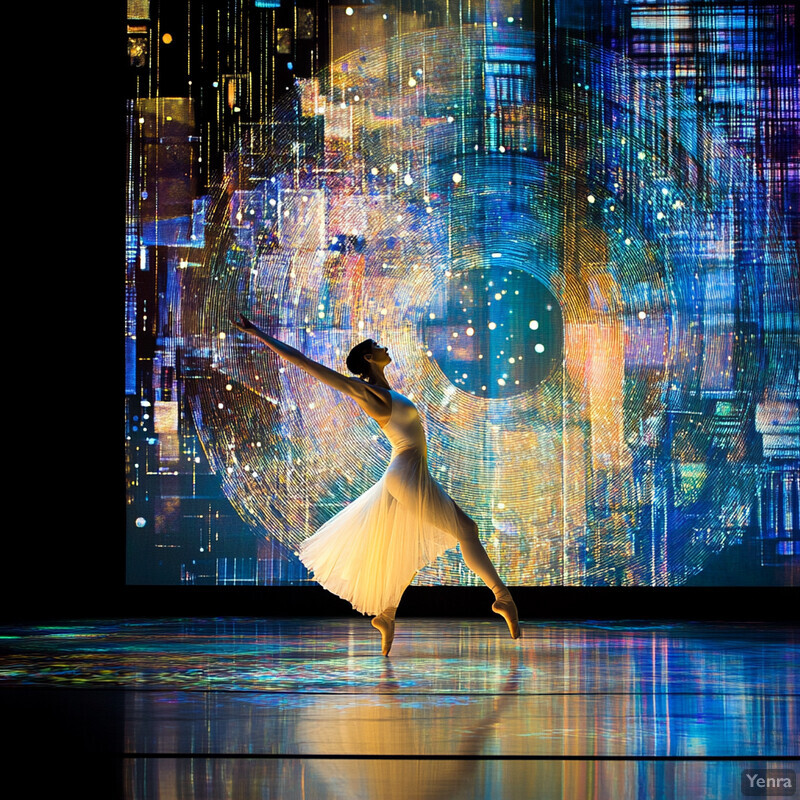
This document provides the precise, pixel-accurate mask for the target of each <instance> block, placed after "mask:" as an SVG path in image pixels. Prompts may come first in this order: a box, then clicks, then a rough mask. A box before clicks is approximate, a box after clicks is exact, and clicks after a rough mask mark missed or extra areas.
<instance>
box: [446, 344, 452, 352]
mask: <svg viewBox="0 0 800 800" xmlns="http://www.w3.org/2000/svg"><path fill="white" fill-rule="evenodd" d="M452 349H453V348H452V347H451V346H450V345H447V352H448V353H449V352H450V351H451V350H452Z"/></svg>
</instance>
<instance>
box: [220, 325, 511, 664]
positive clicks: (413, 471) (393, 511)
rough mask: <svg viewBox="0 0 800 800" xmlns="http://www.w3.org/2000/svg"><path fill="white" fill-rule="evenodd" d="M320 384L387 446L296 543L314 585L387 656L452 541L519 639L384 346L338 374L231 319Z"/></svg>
mask: <svg viewBox="0 0 800 800" xmlns="http://www.w3.org/2000/svg"><path fill="white" fill-rule="evenodd" d="M231 323H232V324H233V326H234V327H235V328H236V329H237V330H239V331H241V332H242V333H244V334H247V335H249V336H252V337H254V338H255V339H257V340H258V341H260V342H262V343H263V344H265V345H266V346H267V347H268V348H269V349H270V350H272V351H273V352H274V353H276V354H277V355H278V356H280V357H281V358H282V359H284V360H285V361H288V362H289V363H290V364H294V365H295V366H297V367H300V369H302V370H304V371H305V372H307V373H308V374H309V375H311V376H312V377H314V378H316V379H317V380H319V381H322V382H323V383H324V384H326V385H327V386H330V387H331V388H333V389H336V390H337V391H339V392H342V393H344V394H346V395H347V396H348V397H350V398H351V399H353V400H354V401H355V402H356V403H357V404H358V405H359V406H360V407H361V409H362V410H363V411H364V413H366V414H367V415H368V416H369V417H372V419H374V420H375V421H376V422H377V423H378V425H380V427H381V428H382V430H383V432H384V433H385V434H386V437H387V438H388V439H389V442H390V443H391V445H392V458H391V461H390V463H389V466H388V467H387V469H386V472H385V473H384V475H383V477H382V478H381V479H380V481H378V483H376V484H375V485H374V486H373V487H372V488H370V489H369V490H367V491H366V492H365V493H364V494H363V495H361V497H359V498H357V499H356V500H354V501H353V502H352V503H350V504H349V505H347V506H346V507H345V508H344V509H343V510H342V511H340V512H339V513H338V514H336V515H335V516H334V517H332V518H331V519H330V520H328V522H326V523H325V524H324V525H323V526H322V527H321V528H320V529H319V530H318V531H317V532H316V533H315V534H314V535H313V536H311V537H310V538H309V539H307V540H306V541H305V542H303V543H302V545H301V546H300V550H299V556H300V560H301V561H302V562H303V564H305V565H306V567H308V568H309V570H311V572H312V573H313V575H314V579H315V580H316V581H318V582H319V583H320V584H321V585H322V586H324V587H325V588H326V589H328V590H329V591H331V592H333V593H334V594H336V595H338V596H339V597H343V598H344V599H346V600H348V601H349V602H350V603H351V604H352V605H353V608H355V609H356V610H357V611H361V612H362V613H364V614H368V615H370V616H372V617H373V619H372V625H373V626H374V627H375V628H377V629H378V630H379V631H380V633H381V650H382V652H383V655H385V656H388V655H389V651H390V649H391V647H392V640H393V639H394V628H395V612H396V611H397V606H398V604H399V602H400V598H401V596H402V594H403V592H404V591H405V589H406V587H407V586H408V585H409V584H410V583H411V581H412V580H413V578H414V575H415V574H416V573H417V572H418V571H419V570H420V569H421V568H422V567H424V566H425V565H426V564H429V563H431V562H432V561H434V560H435V559H436V558H437V557H438V556H439V555H441V554H442V553H444V552H445V551H446V550H449V549H451V548H452V547H454V546H455V545H456V543H458V544H459V545H460V547H461V555H462V557H463V558H464V562H465V563H466V565H467V566H468V567H469V568H470V569H471V570H472V571H473V572H474V573H475V574H476V575H477V576H478V577H479V578H480V579H481V580H482V581H483V582H484V583H485V584H486V585H487V586H488V587H489V588H490V589H491V590H492V592H493V593H494V596H495V601H494V603H493V604H492V610H493V611H494V612H495V613H496V614H499V615H500V616H502V617H503V619H505V621H506V624H507V625H508V630H509V633H510V634H511V638H512V639H518V638H519V636H520V629H519V617H518V614H517V607H516V605H515V603H514V600H513V599H512V597H511V593H510V592H509V590H508V588H507V587H506V585H505V584H504V583H503V581H502V580H500V576H499V575H498V574H497V570H495V568H494V565H493V564H492V562H491V559H490V558H489V556H488V554H487V553H486V550H484V548H483V545H482V544H481V541H480V538H479V537H478V526H477V525H476V524H475V522H474V521H473V520H472V519H470V518H469V517H468V516H467V515H466V514H465V513H464V512H463V511H462V510H461V508H459V506H458V505H456V503H455V502H454V501H453V499H452V498H451V497H449V495H448V494H447V493H446V492H445V491H444V489H443V488H442V487H441V486H440V485H439V484H438V483H437V482H436V481H435V480H434V479H433V478H432V477H431V474H430V472H429V471H428V458H427V444H426V440H425V431H424V429H423V427H422V423H421V422H420V418H419V414H418V413H417V409H416V406H415V405H414V404H413V403H412V402H411V401H410V400H409V399H408V398H407V397H404V396H403V395H401V394H400V393H399V392H396V391H394V390H393V389H392V388H391V386H390V385H389V382H388V380H387V379H386V375H385V370H386V367H387V366H389V364H391V363H392V359H391V357H390V356H389V351H388V349H387V348H386V347H381V346H379V345H378V344H377V343H376V342H375V341H374V340H372V339H367V340H366V341H363V342H361V343H360V344H358V345H356V346H355V347H354V348H353V349H352V350H351V351H350V354H349V355H348V356H347V368H348V370H350V372H352V373H353V374H354V375H357V376H358V377H355V378H351V377H348V376H346V375H342V374H340V373H338V372H336V371H334V370H332V369H329V368H328V367H326V366H324V365H323V364H319V363H317V362H316V361H313V360H312V359H310V358H308V357H307V356H305V355H303V353H301V352H300V351H299V350H297V349H296V348H294V347H291V346H290V345H288V344H285V343H284V342H281V341H280V340H278V339H276V338H275V337H273V336H270V335H269V334H268V333H264V331H262V330H260V329H259V328H257V327H256V326H255V325H253V323H252V322H250V320H248V319H247V318H246V317H245V316H243V315H239V321H236V320H231Z"/></svg>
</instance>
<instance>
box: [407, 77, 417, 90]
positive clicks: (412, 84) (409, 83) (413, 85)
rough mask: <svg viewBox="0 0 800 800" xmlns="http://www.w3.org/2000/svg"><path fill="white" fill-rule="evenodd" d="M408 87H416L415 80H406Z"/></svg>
mask: <svg viewBox="0 0 800 800" xmlns="http://www.w3.org/2000/svg"><path fill="white" fill-rule="evenodd" d="M408 85H409V86H410V87H411V88H412V89H413V88H414V87H415V86H416V85H417V81H416V79H415V78H409V79H408Z"/></svg>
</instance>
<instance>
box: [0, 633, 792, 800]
mask: <svg viewBox="0 0 800 800" xmlns="http://www.w3.org/2000/svg"><path fill="white" fill-rule="evenodd" d="M0 634H2V640H0V641H2V645H3V647H2V652H1V653H0V702H2V706H3V708H4V712H3V713H4V720H5V722H6V724H5V725H4V727H5V728H6V730H7V731H8V730H16V732H17V733H16V737H15V738H16V739H17V745H18V747H19V748H20V750H21V751H23V752H24V751H25V750H26V749H33V750H36V751H39V752H41V749H42V747H56V748H57V749H60V750H63V752H64V753H65V754H66V755H67V756H68V757H70V758H71V760H72V762H73V763H81V760H82V759H85V760H86V763H87V764H89V763H90V762H91V763H93V764H95V765H96V764H105V765H106V766H107V765H109V764H113V765H115V766H114V769H112V770H111V771H107V773H106V774H108V775H112V776H113V781H114V782H115V783H116V784H117V785H115V786H108V791H107V794H106V796H107V797H113V796H123V797H127V798H136V799H138V798H183V799H184V800H185V799H186V798H208V800H225V799H226V798H237V800H238V799H239V798H244V799H246V800H249V799H250V798H259V799H261V800H263V798H280V799H281V800H294V799H295V798H298V799H299V798H303V799H304V800H312V799H314V798H331V799H332V800H340V798H341V799H344V798H347V800H356V799H360V798H365V800H383V798H391V799H392V800H394V798H398V800H399V799H400V798H402V799H403V800H414V799H415V798H420V799H421V798H459V799H460V798H470V800H471V799H472V798H475V799H476V800H477V798H492V800H494V799H495V798H496V799H497V800H508V799H509V798H511V799H515V798H536V800H549V798H559V799H563V800H579V799H580V798H588V797H591V798H594V799H595V800H606V798H607V799H608V800H612V798H613V800H627V798H637V799H638V798H648V799H649V798H657V799H658V800H667V799H670V798H676V799H677V798H680V799H681V800H683V799H684V798H686V799H687V800H688V799H689V798H691V799H692V800H704V799H707V800H713V799H714V798H719V799H720V800H728V798H739V797H743V796H746V795H745V794H744V793H743V791H742V786H743V780H744V781H745V782H747V781H749V779H748V778H747V777H746V776H745V777H743V774H744V773H747V772H750V773H751V775H752V773H754V772H758V773H759V774H760V775H765V774H766V773H764V770H765V769H782V770H792V771H794V772H797V771H800V769H799V768H798V764H797V761H798V758H799V757H800V703H798V683H799V681H798V662H799V661H800V659H799V658H798V655H800V653H799V652H798V651H799V650H800V647H799V645H800V641H799V639H800V637H798V632H797V630H796V629H795V628H794V627H791V626H787V625H756V624H752V623H748V624H719V625H715V624H708V623H699V622H696V623H692V622H675V623H664V622H659V623H642V622H630V623H626V622H619V623H600V622H591V621H587V622H581V623H569V622H546V621H537V622H529V623H526V624H524V626H523V638H522V639H521V640H519V641H516V642H515V641H512V640H510V639H509V638H508V637H507V632H506V629H505V626H504V625H503V623H502V621H500V620H499V619H498V620H494V619H492V620H463V619H458V620H448V619H436V620H431V619H407V618H400V619H399V620H398V625H397V637H396V639H395V644H394V647H393V650H392V654H391V656H390V657H389V658H384V657H382V656H381V655H380V647H379V645H380V636H379V634H378V632H377V631H375V630H374V629H373V628H372V627H371V626H370V624H369V621H368V620H367V619H351V618H348V619H307V618H305V619H255V618H235V619H233V618H224V619H161V620H119V621H108V620H103V621H79V622H70V623H59V624H52V625H37V626H24V627H22V626H21V627H8V626H6V627H5V628H3V629H0ZM23 722H27V723H28V724H27V725H25V724H22V723H23ZM43 741H44V742H46V743H47V744H43ZM99 774H103V773H102V772H100V773H97V775H99ZM96 780H99V778H97V777H96ZM744 785H746V783H745V784H744ZM795 785H796V784H795ZM83 796H84V797H86V796H88V795H86V794H84V795H83ZM762 796H763V795H762Z"/></svg>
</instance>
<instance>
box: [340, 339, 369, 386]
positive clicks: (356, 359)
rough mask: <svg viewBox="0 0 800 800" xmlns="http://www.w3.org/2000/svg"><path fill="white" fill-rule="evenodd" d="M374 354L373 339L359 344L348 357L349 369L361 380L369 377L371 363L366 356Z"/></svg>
mask: <svg viewBox="0 0 800 800" xmlns="http://www.w3.org/2000/svg"><path fill="white" fill-rule="evenodd" d="M371 352H372V339H365V340H364V341H363V342H360V343H359V344H357V345H356V346H355V347H354V348H353V349H352V350H351V351H350V352H349V353H348V355H347V361H346V362H345V363H346V364H347V369H349V370H350V372H352V373H353V374H354V375H358V377H359V378H364V377H366V376H367V375H369V362H368V361H367V359H366V358H364V356H365V355H366V354H367V353H371Z"/></svg>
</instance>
